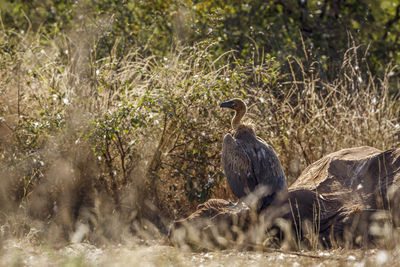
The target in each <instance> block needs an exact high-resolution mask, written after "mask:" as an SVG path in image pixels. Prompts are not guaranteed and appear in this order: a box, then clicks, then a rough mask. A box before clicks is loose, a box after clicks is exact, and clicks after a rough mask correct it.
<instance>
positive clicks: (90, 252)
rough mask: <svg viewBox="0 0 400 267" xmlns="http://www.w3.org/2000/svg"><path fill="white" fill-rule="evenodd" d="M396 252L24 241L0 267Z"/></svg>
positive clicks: (394, 258)
mask: <svg viewBox="0 0 400 267" xmlns="http://www.w3.org/2000/svg"><path fill="white" fill-rule="evenodd" d="M399 256H400V249H393V250H378V249H369V250H361V249H353V250H348V249H335V250H316V251H300V252H290V251H274V250H271V251H269V252H257V251H238V250H224V251H211V252H191V251H183V250H180V249H178V248H175V247H172V246H168V245H165V244H163V242H159V241H151V242H149V241H143V240H132V241H131V242H125V244H123V245H122V244H111V245H107V246H102V247H96V246H94V245H90V244H88V243H77V244H70V245H67V246H65V247H61V248H58V249H54V248H50V247H49V246H46V245H43V244H40V245H39V244H35V242H32V241H31V240H29V239H24V240H16V239H9V240H4V241H2V248H1V254H0V266H293V267H297V266H400V262H399V261H398V259H399Z"/></svg>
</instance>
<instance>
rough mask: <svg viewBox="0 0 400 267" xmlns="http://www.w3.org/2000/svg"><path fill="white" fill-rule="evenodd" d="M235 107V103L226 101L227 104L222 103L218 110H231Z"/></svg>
mask: <svg viewBox="0 0 400 267" xmlns="http://www.w3.org/2000/svg"><path fill="white" fill-rule="evenodd" d="M234 105H235V102H233V101H227V102H222V103H221V105H219V107H220V108H233V106H234Z"/></svg>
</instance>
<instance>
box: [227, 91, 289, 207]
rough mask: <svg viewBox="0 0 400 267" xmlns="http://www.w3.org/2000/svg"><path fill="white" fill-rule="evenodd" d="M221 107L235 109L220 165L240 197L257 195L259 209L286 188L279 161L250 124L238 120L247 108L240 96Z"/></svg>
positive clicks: (233, 189) (267, 204)
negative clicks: (231, 131) (231, 132)
mask: <svg viewBox="0 0 400 267" xmlns="http://www.w3.org/2000/svg"><path fill="white" fill-rule="evenodd" d="M220 107H221V108H228V109H232V110H234V111H235V116H234V117H233V119H232V122H231V126H232V129H233V134H232V135H231V134H230V133H228V134H226V135H225V137H224V140H223V144H222V167H223V169H224V173H225V176H226V178H227V181H228V184H229V187H230V189H231V191H232V193H233V194H234V195H235V196H236V197H238V198H239V201H241V200H242V199H244V200H245V199H246V198H247V197H248V196H250V195H253V196H254V195H256V196H257V198H256V199H257V200H256V204H255V205H256V208H257V210H258V211H261V210H262V209H265V208H266V207H268V206H269V205H270V204H271V203H272V202H273V201H274V199H275V198H276V197H277V194H278V193H279V192H283V191H286V190H287V185H286V177H285V174H284V172H283V169H282V165H281V163H280V161H279V158H278V156H277V154H276V153H275V151H274V149H273V148H272V147H271V146H270V145H268V144H267V143H266V142H265V141H264V140H262V139H261V138H260V137H258V136H256V134H255V131H254V129H253V127H252V126H250V125H246V124H243V123H241V120H242V118H243V117H244V116H245V114H246V112H247V107H246V104H245V103H244V102H243V100H241V99H239V98H235V99H232V100H229V101H226V102H223V103H221V104H220ZM253 199H254V198H253Z"/></svg>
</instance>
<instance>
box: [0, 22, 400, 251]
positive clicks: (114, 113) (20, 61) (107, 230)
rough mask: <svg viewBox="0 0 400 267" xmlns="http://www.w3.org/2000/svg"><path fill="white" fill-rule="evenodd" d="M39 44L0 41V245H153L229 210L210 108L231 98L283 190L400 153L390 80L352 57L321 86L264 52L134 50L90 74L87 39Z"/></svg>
mask: <svg viewBox="0 0 400 267" xmlns="http://www.w3.org/2000/svg"><path fill="white" fill-rule="evenodd" d="M72 36H73V35H72ZM41 38H43V37H42V36H40V34H24V35H23V34H20V33H16V32H13V31H6V30H3V31H1V33H0V43H1V46H0V50H1V53H0V55H1V57H0V64H1V67H0V77H1V79H0V88H2V89H0V159H1V161H0V164H1V166H0V177H1V181H2V186H1V189H0V209H1V211H2V213H1V216H0V220H1V224H2V230H3V231H2V234H3V235H5V236H7V235H17V236H23V235H27V234H28V235H31V236H32V235H33V236H34V238H37V240H39V241H40V242H49V243H52V244H60V241H62V242H79V241H81V240H84V239H87V240H89V241H90V242H93V243H95V244H99V243H105V242H109V241H113V240H118V241H121V240H124V238H126V237H127V236H129V235H131V234H134V235H137V236H139V237H141V238H144V239H146V238H150V237H151V238H154V237H155V236H156V237H160V236H161V234H162V233H166V231H167V227H168V224H169V223H170V222H171V221H172V219H174V218H177V217H181V216H183V215H187V214H188V213H189V212H190V211H192V210H193V209H194V208H195V207H196V205H197V204H199V203H202V202H204V201H205V200H207V199H209V198H211V197H218V198H224V199H228V198H231V199H234V197H233V195H232V194H231V193H230V190H229V189H228V186H227V183H226V181H225V178H224V176H223V172H222V168H221V162H220V157H221V155H220V151H221V141H222V138H223V135H224V134H225V133H227V132H228V131H230V122H229V119H230V116H229V115H227V114H225V115H224V113H222V112H220V110H219V108H218V106H219V103H220V102H222V101H224V100H227V99H230V98H233V97H240V98H242V99H244V100H245V101H246V102H247V104H248V106H249V114H248V118H249V120H251V121H252V123H253V124H254V125H255V127H256V132H257V134H258V135H259V136H260V137H261V138H263V139H264V140H267V142H268V143H270V144H271V145H272V146H273V147H274V149H275V151H276V152H277V153H278V155H279V158H280V160H281V162H282V165H283V167H284V171H285V173H286V175H287V178H288V183H289V184H290V183H292V182H293V181H294V180H295V179H296V178H297V177H298V175H299V174H300V172H301V171H302V170H303V169H304V168H305V167H306V166H307V165H309V164H310V163H312V162H314V161H315V160H317V159H319V158H321V157H322V156H323V155H325V154H327V153H329V152H333V151H336V150H339V149H341V148H346V147H354V146H361V145H369V146H373V147H376V148H379V149H387V148H390V147H398V146H399V144H400V124H399V108H400V106H399V104H398V103H399V102H398V96H397V95H396V94H395V95H393V94H391V95H390V94H389V80H390V77H391V73H392V71H393V69H394V68H395V67H391V66H388V68H387V73H386V75H385V76H384V77H375V76H373V74H372V73H370V72H369V71H368V66H367V64H366V63H365V61H364V58H363V54H361V52H360V51H361V50H362V48H359V47H352V48H350V49H349V50H348V51H347V52H346V53H345V54H344V55H343V64H342V66H341V68H340V69H338V70H337V73H338V75H337V78H336V79H335V80H333V81H327V80H325V79H324V78H322V77H320V75H319V65H318V62H308V61H307V59H308V58H311V56H309V55H308V54H307V53H309V52H305V54H304V57H305V61H304V62H306V63H304V64H303V63H300V60H298V59H297V58H288V59H287V62H277V61H276V60H275V59H274V58H272V57H270V56H269V55H267V54H264V53H262V51H256V52H255V53H254V55H253V57H252V58H249V59H247V60H243V59H238V58H236V56H235V55H236V53H235V52H234V51H231V52H227V53H225V54H224V55H222V56H220V57H219V58H217V59H215V57H214V55H213V54H212V53H213V49H212V48H213V46H214V45H215V44H213V43H207V42H202V43H198V44H196V45H195V46H193V47H179V48H177V49H174V50H173V51H171V56H169V57H157V56H149V57H142V56H141V55H140V53H138V52H137V51H135V49H134V48H133V49H132V50H131V51H130V52H129V53H127V54H126V55H125V56H124V57H122V58H121V57H117V56H116V55H115V54H112V53H111V54H110V56H108V57H105V58H102V59H100V60H94V59H93V58H95V56H94V54H95V53H96V44H95V43H96V42H95V40H96V39H95V38H96V37H95V36H94V35H93V36H91V35H89V36H87V37H86V38H85V39H84V40H82V42H78V39H77V38H76V39H75V40H74V38H73V37H71V38H70V39H69V38H65V39H57V40H54V41H52V42H49V44H46V45H43V44H42V43H41V41H40V40H41ZM78 44H79V45H78ZM118 45H119V44H118V43H116V44H115V47H117V46H118ZM304 50H305V49H304ZM281 64H287V66H288V67H289V69H291V70H292V71H291V72H290V73H282V71H281V69H280V66H281Z"/></svg>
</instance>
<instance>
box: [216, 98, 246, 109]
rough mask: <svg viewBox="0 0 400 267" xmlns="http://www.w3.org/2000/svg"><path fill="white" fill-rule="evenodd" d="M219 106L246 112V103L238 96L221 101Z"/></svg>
mask: <svg viewBox="0 0 400 267" xmlns="http://www.w3.org/2000/svg"><path fill="white" fill-rule="evenodd" d="M220 107H221V108H230V109H233V110H235V111H236V112H238V111H242V112H243V111H244V112H246V104H245V103H244V102H243V100H241V99H239V98H235V99H232V100H229V101H226V102H223V103H221V105H220Z"/></svg>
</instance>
